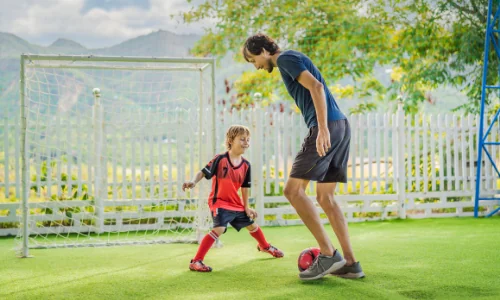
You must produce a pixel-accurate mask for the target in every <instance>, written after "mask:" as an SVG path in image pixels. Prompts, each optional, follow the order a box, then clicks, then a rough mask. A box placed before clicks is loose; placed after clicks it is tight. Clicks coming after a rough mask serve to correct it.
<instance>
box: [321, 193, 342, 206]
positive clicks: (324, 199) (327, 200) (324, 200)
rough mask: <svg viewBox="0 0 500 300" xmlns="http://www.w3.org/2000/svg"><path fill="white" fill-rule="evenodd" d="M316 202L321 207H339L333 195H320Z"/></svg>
mask: <svg viewBox="0 0 500 300" xmlns="http://www.w3.org/2000/svg"><path fill="white" fill-rule="evenodd" d="M316 201H318V204H319V205H320V206H321V207H325V206H331V207H334V206H336V205H337V202H336V201H335V199H334V197H333V194H329V193H328V194H318V195H317V196H316Z"/></svg>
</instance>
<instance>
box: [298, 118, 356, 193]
mask: <svg viewBox="0 0 500 300" xmlns="http://www.w3.org/2000/svg"><path fill="white" fill-rule="evenodd" d="M328 130H329V131H330V143H331V145H332V146H331V148H330V149H328V151H327V153H326V155H325V156H323V157H320V156H319V154H318V150H317V149H316V138H317V137H318V126H314V127H311V128H310V129H309V134H308V135H307V136H306V137H305V139H304V143H303V144H302V149H301V150H300V151H299V153H297V156H296V157H295V160H294V162H293V165H292V170H291V171H290V177H293V178H300V179H307V180H313V181H318V182H322V183H325V182H347V160H348V159H349V145H350V142H351V127H350V126H349V121H347V120H345V119H344V120H336V121H329V122H328Z"/></svg>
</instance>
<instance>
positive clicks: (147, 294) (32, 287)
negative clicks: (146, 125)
mask: <svg viewBox="0 0 500 300" xmlns="http://www.w3.org/2000/svg"><path fill="white" fill-rule="evenodd" d="M263 229H264V233H265V234H266V236H267V238H268V240H269V241H270V242H271V243H272V244H274V245H275V246H277V247H279V248H280V249H282V250H283V251H284V252H285V257H284V258H282V259H274V258H271V257H268V256H267V254H264V253H259V252H257V250H256V242H255V241H254V240H253V239H252V238H251V236H250V235H249V234H248V233H247V232H244V231H242V232H240V233H238V232H236V231H235V230H228V233H226V234H225V235H224V236H223V237H222V242H223V243H224V246H223V247H222V248H218V249H212V250H211V251H210V252H209V253H208V255H207V257H206V259H205V262H206V264H208V265H210V266H211V267H212V268H214V272H212V273H195V272H190V271H189V270H188V263H189V260H190V259H191V258H192V257H193V256H194V253H195V252H196V249H197V245H177V244H176V245H152V246H149V245H147V246H123V247H107V248H74V249H50V250H32V251H31V254H33V255H34V258H29V259H19V258H16V257H15V252H14V251H13V247H14V240H13V239H12V238H1V239H0V299H251V298H259V299H471V298H478V299H500V218H498V217H493V218H489V219H472V218H460V219H458V218H454V219H425V220H395V221H384V222H366V223H356V224H351V225H350V232H351V235H352V243H353V247H354V249H355V253H356V256H357V259H358V260H360V261H361V263H362V266H363V268H364V271H365V273H366V275H367V277H366V278H364V279H361V280H345V279H339V278H334V277H331V276H328V277H325V278H323V279H321V280H317V281H313V282H305V283H304V282H301V281H300V280H299V279H298V276H297V274H298V270H297V255H298V254H299V253H300V251H301V250H302V249H304V248H307V247H310V246H314V240H313V238H312V236H311V235H310V234H309V233H308V231H307V229H306V228H305V227H304V226H290V227H266V228H263ZM328 230H329V232H332V231H331V229H330V228H329V229H328ZM332 236H333V234H332ZM334 243H335V244H338V243H337V242H336V240H335V239H334Z"/></svg>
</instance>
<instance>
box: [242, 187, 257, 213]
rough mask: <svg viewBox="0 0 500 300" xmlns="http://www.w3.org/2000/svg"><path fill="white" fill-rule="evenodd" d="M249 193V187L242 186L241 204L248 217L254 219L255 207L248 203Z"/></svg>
mask: <svg viewBox="0 0 500 300" xmlns="http://www.w3.org/2000/svg"><path fill="white" fill-rule="evenodd" d="M249 194H250V188H244V187H242V188H241V198H242V200H243V205H244V207H245V213H246V214H247V216H248V217H249V218H250V219H255V218H257V212H256V211H255V209H253V208H250V206H249V205H248V196H249Z"/></svg>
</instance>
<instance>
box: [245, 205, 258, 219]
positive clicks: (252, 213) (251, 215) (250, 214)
mask: <svg viewBox="0 0 500 300" xmlns="http://www.w3.org/2000/svg"><path fill="white" fill-rule="evenodd" d="M245 213H246V214H247V216H248V217H249V218H250V219H252V220H253V219H255V218H257V212H256V211H255V210H254V209H251V208H250V207H247V208H245Z"/></svg>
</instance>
